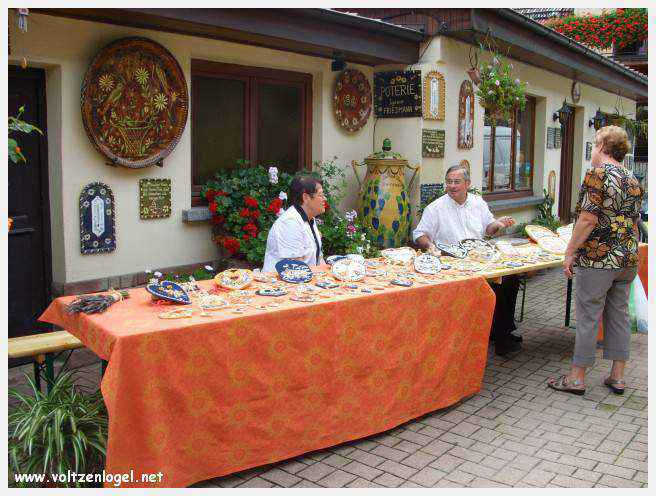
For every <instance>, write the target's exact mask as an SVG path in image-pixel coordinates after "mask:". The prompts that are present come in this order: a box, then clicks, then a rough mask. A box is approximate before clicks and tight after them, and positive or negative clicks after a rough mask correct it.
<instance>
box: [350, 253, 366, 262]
mask: <svg viewBox="0 0 656 496" xmlns="http://www.w3.org/2000/svg"><path fill="white" fill-rule="evenodd" d="M346 258H348V259H349V260H353V261H354V262H358V263H361V264H363V263H364V257H363V256H362V255H360V254H358V253H349V254H348V255H346Z"/></svg>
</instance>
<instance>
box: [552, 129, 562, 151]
mask: <svg viewBox="0 0 656 496" xmlns="http://www.w3.org/2000/svg"><path fill="white" fill-rule="evenodd" d="M562 141H563V131H562V130H561V129H560V128H559V127H555V128H554V148H560V145H561V143H562Z"/></svg>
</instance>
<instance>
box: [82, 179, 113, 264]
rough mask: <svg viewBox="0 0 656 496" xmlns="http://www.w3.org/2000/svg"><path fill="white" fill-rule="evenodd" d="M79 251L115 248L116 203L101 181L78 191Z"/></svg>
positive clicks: (90, 252)
mask: <svg viewBox="0 0 656 496" xmlns="http://www.w3.org/2000/svg"><path fill="white" fill-rule="evenodd" d="M79 209H80V251H81V252H82V254H83V255H89V254H93V253H102V252H110V251H114V250H115V249H116V230H115V219H116V211H115V210H116V205H115V204H114V195H113V193H112V190H111V189H110V188H109V186H107V185H106V184H103V183H91V184H88V185H86V186H85V187H84V188H83V189H82V192H81V193H80V203H79Z"/></svg>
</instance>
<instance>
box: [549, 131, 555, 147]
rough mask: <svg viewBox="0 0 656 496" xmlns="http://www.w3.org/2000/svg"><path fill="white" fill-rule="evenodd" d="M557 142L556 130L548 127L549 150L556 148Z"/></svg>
mask: <svg viewBox="0 0 656 496" xmlns="http://www.w3.org/2000/svg"><path fill="white" fill-rule="evenodd" d="M555 141H556V128H555V127H548V128H547V148H555Z"/></svg>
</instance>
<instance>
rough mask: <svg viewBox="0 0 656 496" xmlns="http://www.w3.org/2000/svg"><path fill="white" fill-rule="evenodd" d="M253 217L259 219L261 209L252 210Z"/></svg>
mask: <svg viewBox="0 0 656 496" xmlns="http://www.w3.org/2000/svg"><path fill="white" fill-rule="evenodd" d="M251 218H252V219H256V220H257V219H259V218H260V211H259V210H253V211H252V212H251Z"/></svg>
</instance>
